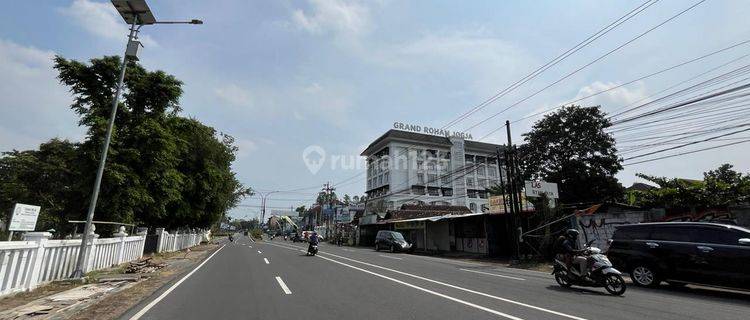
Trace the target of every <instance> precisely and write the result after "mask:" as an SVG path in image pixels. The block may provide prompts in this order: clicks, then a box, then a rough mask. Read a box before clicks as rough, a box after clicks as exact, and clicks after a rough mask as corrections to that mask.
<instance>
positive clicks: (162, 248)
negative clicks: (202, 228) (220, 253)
mask: <svg viewBox="0 0 750 320" xmlns="http://www.w3.org/2000/svg"><path fill="white" fill-rule="evenodd" d="M156 234H158V235H159V240H158V241H159V242H158V244H157V245H156V252H172V251H180V250H183V249H186V248H190V247H193V246H196V245H198V244H200V243H201V241H202V240H203V237H204V236H205V234H204V233H201V232H191V233H182V234H181V233H179V232H178V233H175V234H170V233H169V232H166V231H164V229H161V228H159V229H156Z"/></svg>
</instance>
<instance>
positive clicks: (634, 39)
mask: <svg viewBox="0 0 750 320" xmlns="http://www.w3.org/2000/svg"><path fill="white" fill-rule="evenodd" d="M705 1H706V0H701V1H698V2H696V3H695V4H693V5H692V6H690V7H688V8H687V9H685V10H682V11H680V12H679V13H677V14H675V15H673V16H671V17H670V18H669V19H667V20H664V21H662V22H661V23H659V24H657V25H655V26H653V27H651V28H650V29H648V30H646V31H645V32H643V33H641V34H639V35H638V36H636V37H635V38H632V39H630V40H628V41H626V42H625V43H623V44H621V45H619V46H617V47H616V48H614V49H612V50H610V51H608V52H607V53H605V54H603V55H601V56H599V57H598V58H596V59H594V60H593V61H591V62H589V63H587V64H585V65H583V66H582V67H580V68H578V69H576V70H574V71H572V72H570V73H568V74H567V75H565V76H564V77H562V78H560V79H558V80H556V81H555V82H552V83H550V84H549V85H547V86H545V87H544V88H542V89H539V90H537V91H535V92H534V93H532V94H531V95H529V96H527V97H525V98H523V99H521V100H519V101H517V102H516V103H514V104H511V105H510V106H508V107H506V108H505V109H503V110H501V111H500V112H497V113H495V114H493V115H491V116H489V117H487V118H484V119H482V120H481V121H479V122H477V123H475V124H473V125H471V126H469V127H468V128H466V129H464V130H463V131H468V130H470V129H472V128H475V127H477V126H479V125H481V124H483V123H485V122H487V121H489V120H491V119H493V118H495V117H497V116H498V115H500V114H502V113H503V112H505V111H507V110H510V109H511V108H513V107H515V106H517V105H519V104H521V103H523V102H524V101H526V100H528V99H531V98H532V97H534V96H536V95H537V94H539V93H541V92H542V91H544V90H547V89H549V88H550V87H552V86H554V85H556V84H558V83H560V82H562V81H563V80H565V79H567V78H569V77H570V76H572V75H574V74H576V73H578V72H579V71H581V70H583V69H585V68H587V67H589V66H591V65H593V64H594V63H597V62H599V61H600V60H602V59H604V58H605V57H607V56H609V55H610V54H612V53H614V52H616V51H618V50H620V49H621V48H623V47H625V46H627V45H629V44H631V43H633V42H634V41H636V40H638V39H640V38H641V37H643V36H645V35H646V34H648V33H650V32H652V31H654V30H656V29H657V28H659V27H661V26H663V25H665V24H667V23H668V22H670V21H672V20H674V19H676V18H677V17H679V16H681V15H683V14H684V13H686V12H688V11H690V10H691V9H693V8H695V7H696V6H698V5H699V4H701V3H703V2H705Z"/></svg>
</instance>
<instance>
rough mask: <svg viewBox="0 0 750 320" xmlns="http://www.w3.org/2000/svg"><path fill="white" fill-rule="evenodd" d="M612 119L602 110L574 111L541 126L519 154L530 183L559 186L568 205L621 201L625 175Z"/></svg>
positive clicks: (526, 137) (574, 108) (559, 114)
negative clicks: (620, 177)
mask: <svg viewBox="0 0 750 320" xmlns="http://www.w3.org/2000/svg"><path fill="white" fill-rule="evenodd" d="M609 126H610V122H609V120H607V119H606V118H605V114H604V113H603V112H601V110H600V109H599V107H581V106H568V107H564V108H562V109H560V110H559V111H557V112H555V113H553V114H549V115H547V116H545V117H544V118H543V119H542V120H539V121H537V122H536V123H535V124H534V126H533V127H532V129H531V131H530V132H528V133H525V134H523V137H524V144H523V145H521V146H520V147H519V148H518V149H519V150H518V154H519V158H520V159H519V160H520V161H519V162H520V167H521V174H522V177H523V178H524V179H541V180H544V181H549V182H555V183H557V184H558V186H559V190H560V200H561V201H562V202H564V203H576V202H593V201H596V202H598V201H605V200H608V199H619V198H621V196H622V194H623V188H622V186H621V185H620V184H619V183H618V182H617V179H616V178H615V177H614V175H615V174H616V173H617V172H619V171H620V170H622V165H621V162H622V159H621V158H619V157H618V156H617V149H616V148H615V139H614V138H613V137H612V135H611V134H608V133H606V132H604V129H605V128H607V127H609Z"/></svg>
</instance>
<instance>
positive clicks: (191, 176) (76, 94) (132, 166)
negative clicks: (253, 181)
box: [0, 56, 252, 228]
mask: <svg viewBox="0 0 750 320" xmlns="http://www.w3.org/2000/svg"><path fill="white" fill-rule="evenodd" d="M119 61H120V60H119V58H118V57H114V56H113V57H104V58H100V59H91V60H90V61H89V63H82V62H78V61H74V60H68V59H64V58H62V57H59V56H58V57H56V58H55V61H54V62H55V64H54V68H55V69H56V70H57V71H58V78H59V80H60V82H61V83H62V84H64V85H66V86H67V87H69V88H70V92H71V93H72V95H73V104H72V105H71V106H70V107H71V109H72V110H73V112H75V113H76V114H77V115H78V116H79V125H81V126H84V127H85V128H86V136H85V138H84V140H83V141H82V142H80V143H71V142H68V141H60V140H55V139H53V140H51V141H50V142H47V143H45V144H42V145H41V146H40V149H39V150H30V151H13V152H9V153H5V155H4V157H3V158H1V159H0V176H1V177H3V179H2V180H1V181H0V190H3V193H2V195H0V206H1V207H0V209H1V210H8V209H9V208H10V206H12V203H14V202H20V201H27V202H29V203H31V204H40V205H42V208H43V211H42V215H41V218H40V220H41V221H50V222H49V223H46V222H44V223H43V224H58V225H59V224H63V223H64V221H65V220H67V219H70V218H77V219H81V218H83V214H85V212H86V209H87V207H88V203H89V195H90V194H91V188H92V186H93V181H94V172H95V170H96V167H97V165H98V160H99V155H100V148H101V145H102V142H103V140H104V136H105V132H106V128H107V121H108V118H109V114H110V107H111V98H112V96H113V93H114V91H115V86H116V83H117V75H118V73H119V72H118V70H119ZM124 86H125V87H124V94H123V98H122V100H121V101H119V105H118V113H117V117H116V118H115V130H114V132H113V136H112V141H111V143H110V151H109V155H108V157H107V164H106V167H105V171H104V175H103V179H102V186H101V191H100V195H99V201H98V203H97V209H96V218H97V220H109V221H118V222H125V223H132V222H135V223H139V224H142V225H147V226H159V227H167V228H179V227H208V226H210V225H212V224H213V223H216V222H217V221H219V220H220V219H221V218H222V217H223V216H224V214H225V213H226V211H227V210H229V209H230V208H231V207H233V206H235V205H236V204H237V203H238V202H239V201H240V200H241V199H242V197H244V196H247V195H251V194H252V190H251V189H250V188H246V187H244V186H243V185H242V184H241V183H240V182H239V181H238V180H237V178H236V176H235V174H234V172H232V170H231V164H232V162H233V161H234V159H235V156H234V154H235V153H236V151H237V147H236V146H234V139H233V138H232V137H231V136H229V135H226V134H222V133H218V132H217V131H216V130H215V129H214V128H211V127H209V126H206V125H204V124H202V123H200V122H199V121H198V120H196V119H189V118H184V117H181V116H179V112H180V107H179V98H180V96H181V95H182V92H183V91H182V82H181V81H179V80H177V79H176V78H175V77H173V76H171V75H168V74H166V73H164V72H162V71H148V70H146V69H144V68H143V67H141V66H140V65H138V64H137V63H136V62H133V61H131V62H129V65H128V69H127V73H126V76H125V82H124ZM6 190H8V192H5V191H6ZM45 228H46V227H45Z"/></svg>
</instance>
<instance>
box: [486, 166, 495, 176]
mask: <svg viewBox="0 0 750 320" xmlns="http://www.w3.org/2000/svg"><path fill="white" fill-rule="evenodd" d="M487 173H488V174H489V176H490V177H497V167H489V168H487Z"/></svg>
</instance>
